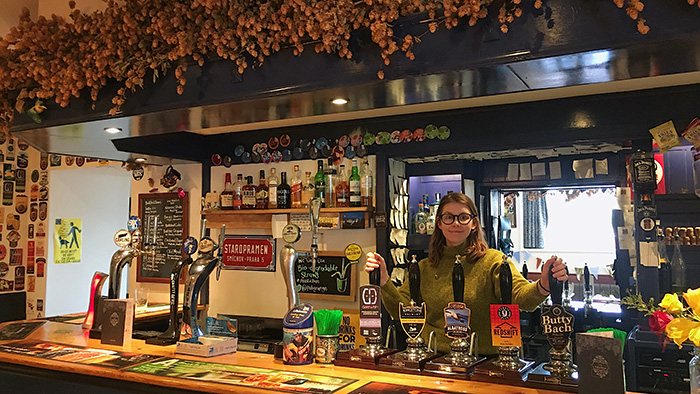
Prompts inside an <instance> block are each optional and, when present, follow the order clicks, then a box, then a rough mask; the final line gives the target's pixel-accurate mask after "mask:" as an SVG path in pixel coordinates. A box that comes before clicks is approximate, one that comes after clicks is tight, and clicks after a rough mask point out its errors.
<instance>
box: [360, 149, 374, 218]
mask: <svg viewBox="0 0 700 394" xmlns="http://www.w3.org/2000/svg"><path fill="white" fill-rule="evenodd" d="M360 195H361V204H362V206H363V207H371V206H373V205H374V201H373V195H374V177H373V176H372V170H371V169H370V168H369V162H368V161H367V160H365V162H364V163H363V164H362V171H361V172H360Z"/></svg>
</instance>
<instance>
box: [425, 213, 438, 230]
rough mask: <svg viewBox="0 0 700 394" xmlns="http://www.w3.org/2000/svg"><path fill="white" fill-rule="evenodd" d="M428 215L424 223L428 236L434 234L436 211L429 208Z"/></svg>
mask: <svg viewBox="0 0 700 394" xmlns="http://www.w3.org/2000/svg"><path fill="white" fill-rule="evenodd" d="M430 208H431V209H430V213H428V218H427V219H426V221H425V233H426V234H428V235H433V232H435V212H436V210H434V209H432V206H431V207H430Z"/></svg>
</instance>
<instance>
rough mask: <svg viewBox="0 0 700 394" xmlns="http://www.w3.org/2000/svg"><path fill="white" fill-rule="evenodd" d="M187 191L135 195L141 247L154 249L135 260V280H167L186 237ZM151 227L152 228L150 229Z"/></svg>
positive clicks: (178, 258)
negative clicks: (137, 196)
mask: <svg viewBox="0 0 700 394" xmlns="http://www.w3.org/2000/svg"><path fill="white" fill-rule="evenodd" d="M187 215H188V214H187V194H185V196H184V197H179V196H178V193H155V194H154V193H148V194H139V216H140V217H141V225H142V233H143V240H142V247H141V248H142V250H144V251H148V250H150V248H155V255H151V254H148V253H146V254H143V255H142V256H140V257H139V259H138V270H137V281H139V282H164V283H166V282H168V281H169V278H170V272H171V271H172V268H173V266H174V265H175V264H176V263H177V262H178V261H179V260H180V259H182V258H183V256H184V254H183V252H182V243H183V241H184V240H185V238H186V237H187V235H188V234H187V231H186V230H187V228H188V227H187ZM154 229H155V231H154Z"/></svg>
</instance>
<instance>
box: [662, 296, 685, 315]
mask: <svg viewBox="0 0 700 394" xmlns="http://www.w3.org/2000/svg"><path fill="white" fill-rule="evenodd" d="M659 306H660V307H662V308H664V309H665V310H666V312H669V313H676V312H680V311H682V310H683V304H682V303H681V301H680V300H679V299H678V295H676V294H666V295H665V296H664V299H663V300H661V303H660V304H659Z"/></svg>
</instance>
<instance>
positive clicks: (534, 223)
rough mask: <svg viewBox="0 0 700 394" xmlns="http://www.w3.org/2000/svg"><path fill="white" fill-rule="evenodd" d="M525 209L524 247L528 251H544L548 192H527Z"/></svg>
mask: <svg viewBox="0 0 700 394" xmlns="http://www.w3.org/2000/svg"><path fill="white" fill-rule="evenodd" d="M523 208H524V209H523V210H524V212H523V226H524V231H523V232H524V237H525V240H524V244H525V245H524V246H525V248H528V249H543V248H544V229H545V228H546V227H547V198H546V192H545V193H540V192H527V194H526V195H525V199H524V202H523Z"/></svg>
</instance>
